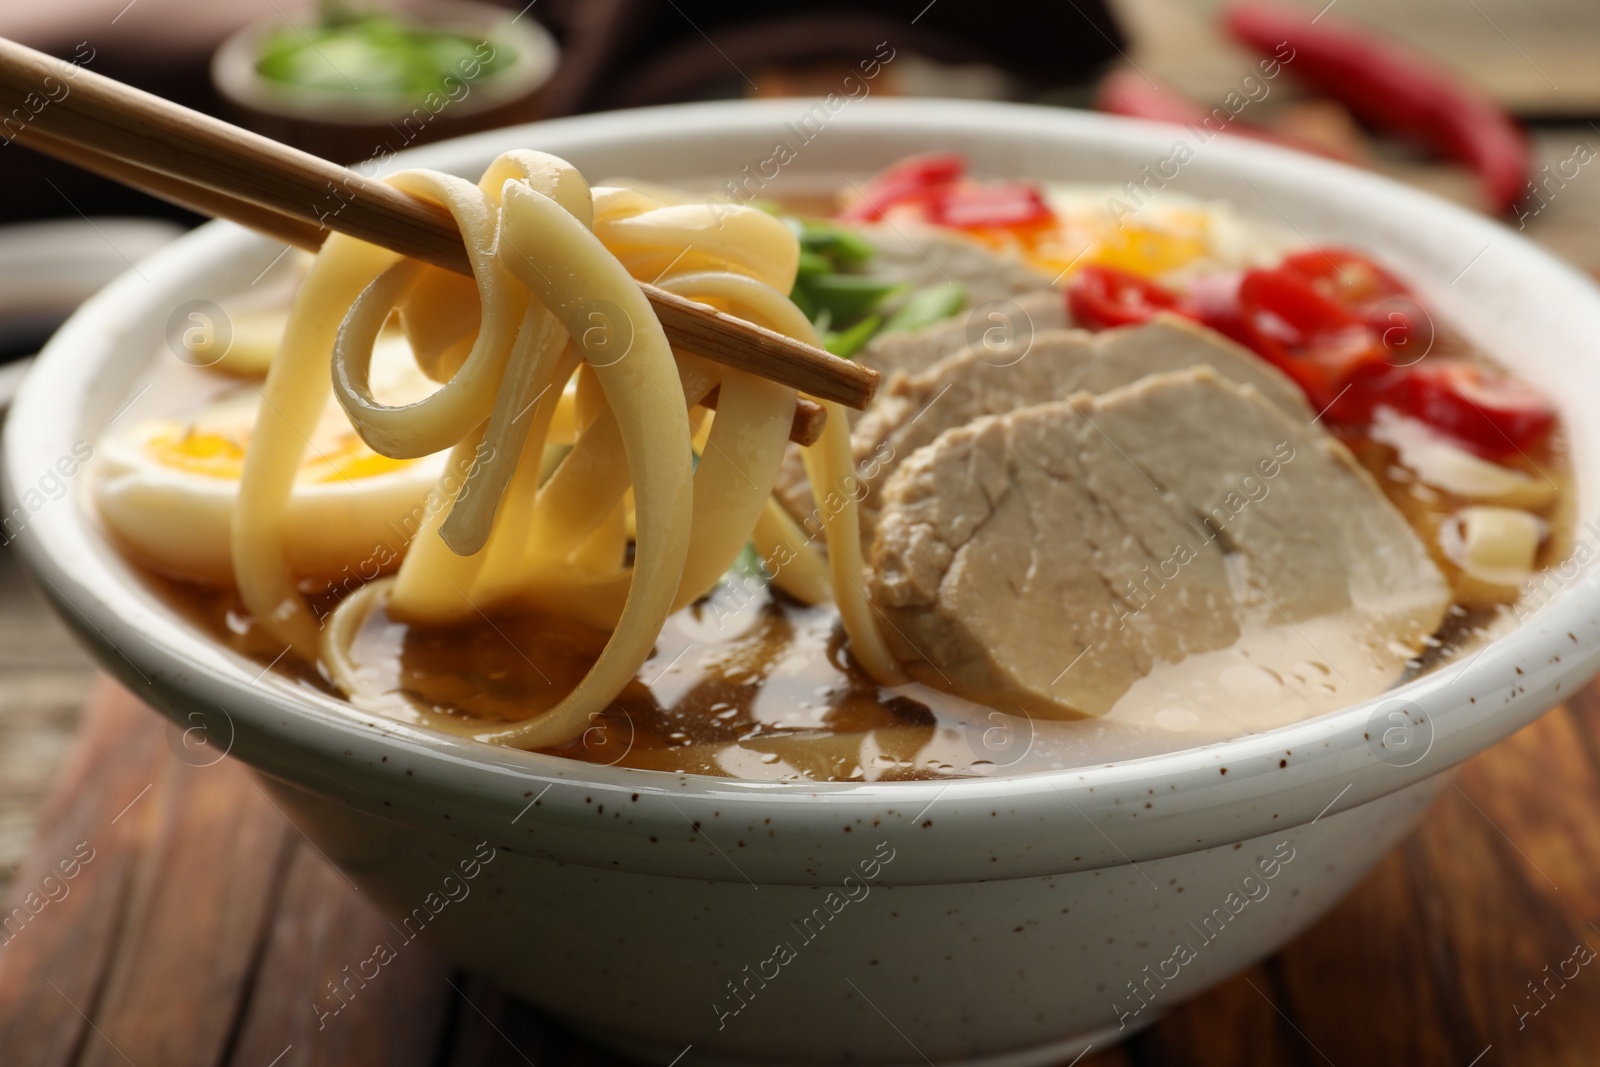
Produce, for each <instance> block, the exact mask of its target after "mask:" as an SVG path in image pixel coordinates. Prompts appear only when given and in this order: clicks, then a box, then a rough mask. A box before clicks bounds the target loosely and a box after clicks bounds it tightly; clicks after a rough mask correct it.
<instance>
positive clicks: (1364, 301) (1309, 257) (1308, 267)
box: [1279, 248, 1411, 308]
mask: <svg viewBox="0 0 1600 1067" xmlns="http://www.w3.org/2000/svg"><path fill="white" fill-rule="evenodd" d="M1279 267H1280V268H1281V269H1283V270H1292V271H1294V272H1295V273H1296V274H1300V275H1303V276H1304V277H1306V278H1308V279H1310V280H1311V282H1312V283H1313V284H1315V285H1316V287H1317V289H1318V290H1319V291H1320V292H1321V293H1322V294H1323V295H1324V296H1326V297H1328V298H1329V299H1331V300H1334V301H1335V302H1337V303H1340V304H1343V305H1344V306H1345V307H1348V308H1367V307H1370V306H1371V305H1373V304H1376V303H1379V302H1381V301H1383V300H1387V299H1389V298H1390V297H1396V296H1410V295H1411V290H1410V289H1408V288H1406V285H1405V283H1404V282H1402V281H1401V280H1400V279H1399V278H1396V277H1395V276H1394V275H1393V274H1390V273H1389V272H1388V271H1387V270H1385V269H1384V268H1382V267H1380V266H1379V265H1378V264H1376V263H1374V262H1373V261H1372V260H1370V259H1368V258H1367V257H1366V256H1363V255H1361V254H1360V253H1359V252H1351V251H1349V250H1348V249H1344V248H1308V249H1306V250H1305V251H1303V252H1294V253H1291V254H1289V255H1287V256H1285V257H1283V262H1282V263H1280V264H1279Z"/></svg>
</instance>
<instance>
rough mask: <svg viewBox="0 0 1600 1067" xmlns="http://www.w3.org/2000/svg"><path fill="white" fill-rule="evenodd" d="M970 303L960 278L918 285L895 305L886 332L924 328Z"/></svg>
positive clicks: (885, 324)
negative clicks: (919, 287)
mask: <svg viewBox="0 0 1600 1067" xmlns="http://www.w3.org/2000/svg"><path fill="white" fill-rule="evenodd" d="M966 303H967V290H966V287H965V286H963V285H962V284H961V283H960V282H944V283H942V284H939V285H930V286H928V287H927V288H926V289H918V290H917V291H916V292H914V293H912V294H911V295H910V296H909V297H907V298H906V301H905V303H903V304H901V305H900V306H899V307H898V308H897V309H895V312H894V314H892V315H890V316H889V321H888V322H885V323H884V324H883V332H884V333H899V332H901V331H908V330H920V329H922V328H923V327H924V326H932V325H933V324H934V323H936V322H938V321H940V320H941V319H948V318H949V317H950V316H952V315H954V314H955V313H956V312H958V311H960V310H961V309H962V308H963V307H965V306H966Z"/></svg>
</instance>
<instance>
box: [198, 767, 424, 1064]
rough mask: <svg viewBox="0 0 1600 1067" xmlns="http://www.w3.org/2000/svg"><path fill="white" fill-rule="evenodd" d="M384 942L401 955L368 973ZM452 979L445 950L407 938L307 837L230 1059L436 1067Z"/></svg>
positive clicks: (292, 867)
mask: <svg viewBox="0 0 1600 1067" xmlns="http://www.w3.org/2000/svg"><path fill="white" fill-rule="evenodd" d="M258 799H259V800H260V801H261V803H263V804H265V803H266V802H265V799H264V798H258ZM380 945H387V946H391V948H390V951H391V952H392V953H393V957H394V958H393V959H392V960H390V961H389V962H387V963H383V964H382V966H381V969H378V972H377V976H376V977H375V978H372V979H371V980H370V981H366V980H363V979H362V978H361V975H360V973H359V972H360V970H361V969H362V964H363V961H366V960H369V959H371V958H373V956H374V953H375V950H376V949H377V947H378V946H380ZM366 969H367V970H368V973H371V971H372V969H374V968H372V967H368V968H366ZM450 983H451V973H450V969H449V967H448V966H447V965H446V964H445V963H444V962H443V961H442V960H440V959H439V957H438V956H436V955H434V954H433V953H432V952H431V951H429V950H428V949H427V948H426V947H425V946H424V945H422V944H421V943H412V944H406V943H404V939H403V938H401V937H400V936H399V935H398V934H397V933H396V932H395V930H394V929H393V928H392V927H391V926H390V925H389V923H388V922H387V921H386V920H385V919H384V918H383V917H382V916H380V915H379V914H378V913H377V912H376V911H375V910H374V909H373V908H372V906H371V905H369V904H368V903H367V902H366V901H365V900H364V899H363V898H362V897H360V896H359V895H358V894H357V893H356V891H355V889H354V887H353V886H352V885H351V884H350V883H349V882H348V881H347V880H346V879H345V877H344V875H342V874H340V873H339V872H338V871H336V870H335V869H333V868H332V867H330V866H328V864H327V863H326V862H325V861H324V860H323V859H322V858H321V857H320V856H319V855H318V854H317V852H316V850H315V849H313V848H312V847H311V846H310V845H309V844H305V843H304V842H303V841H302V842H300V843H299V844H298V846H297V847H296V848H295V849H294V854H293V857H292V859H291V861H290V865H289V872H288V877H287V879H286V882H285V885H284V890H283V893H282V895H281V897H280V898H279V900H278V908H277V915H276V917H275V920H274V923H273V927H272V930H271V933H270V935H269V937H268V941H267V945H266V950H265V951H264V952H263V953H262V956H261V960H260V963H259V965H258V967H257V969H256V975H255V985H254V988H253V990H252V993H251V997H250V1004H249V1006H248V1009H247V1011H246V1015H245V1017H244V1020H243V1023H242V1025H241V1027H240V1030H239V1037H238V1041H237V1043H236V1045H235V1047H234V1049H233V1051H232V1055H231V1056H230V1057H229V1058H228V1059H227V1061H226V1062H227V1063H229V1064H233V1065H236V1067H263V1065H264V1064H269V1063H275V1064H276V1067H323V1065H326V1067H369V1065H370V1067H427V1065H430V1064H432V1063H433V1062H434V1060H435V1058H436V1054H437V1051H438V1049H439V1047H440V1044H441V1042H442V1040H443V1032H444V1023H445V1019H446V1010H447V1007H448V1005H449V1002H450V999H451V996H452V986H451V984H450ZM335 989H337V993H336V992H335Z"/></svg>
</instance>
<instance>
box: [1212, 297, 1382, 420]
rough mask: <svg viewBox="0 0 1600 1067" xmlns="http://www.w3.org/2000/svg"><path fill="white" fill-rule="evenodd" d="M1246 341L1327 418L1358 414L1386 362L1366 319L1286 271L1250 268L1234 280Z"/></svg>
mask: <svg viewBox="0 0 1600 1067" xmlns="http://www.w3.org/2000/svg"><path fill="white" fill-rule="evenodd" d="M1239 318H1240V324H1241V327H1242V329H1243V332H1244V335H1245V337H1246V338H1247V343H1248V345H1249V347H1250V348H1251V349H1252V350H1254V351H1255V352H1256V353H1257V354H1258V355H1260V356H1262V357H1263V358H1265V359H1266V360H1267V361H1268V362H1270V363H1272V364H1273V365H1275V366H1276V367H1277V368H1278V369H1279V370H1281V371H1283V372H1284V373H1285V374H1287V375H1288V376H1289V377H1291V378H1293V379H1294V380H1295V382H1297V383H1298V384H1299V386H1300V388H1301V389H1303V390H1305V394H1306V399H1308V400H1309V401H1311V404H1312V406H1313V407H1315V408H1316V409H1317V410H1318V411H1321V412H1324V413H1325V414H1326V415H1327V416H1329V417H1330V418H1332V419H1334V420H1335V421H1353V420H1364V419H1366V418H1368V417H1370V415H1371V413H1372V407H1373V405H1374V404H1375V403H1376V402H1377V400H1378V398H1379V396H1380V395H1381V393H1382V392H1383V387H1384V385H1385V384H1386V381H1387V379H1389V378H1390V377H1391V376H1392V375H1393V373H1394V368H1393V366H1392V365H1391V364H1390V363H1389V361H1388V359H1387V358H1386V353H1385V350H1384V348H1383V346H1382V345H1381V344H1379V343H1377V342H1376V340H1375V338H1374V337H1373V335H1372V332H1371V331H1370V330H1369V329H1368V327H1367V324H1366V322H1365V321H1364V320H1363V319H1362V318H1361V317H1360V316H1358V315H1356V314H1354V313H1353V312H1352V311H1350V310H1349V309H1348V308H1346V307H1344V306H1343V305H1341V304H1339V303H1338V302H1336V301H1334V300H1332V299H1330V298H1329V297H1327V296H1325V295H1323V294H1322V293H1321V292H1319V291H1318V290H1317V288H1316V286H1315V285H1313V284H1312V282H1311V281H1310V280H1309V279H1307V278H1305V277H1304V276H1303V275H1301V274H1299V273H1298V272H1296V271H1293V270H1285V269H1283V268H1281V267H1280V268H1277V269H1274V270H1253V271H1250V272H1248V273H1247V274H1245V276H1244V279H1243V280H1242V281H1241V282H1240V283H1239Z"/></svg>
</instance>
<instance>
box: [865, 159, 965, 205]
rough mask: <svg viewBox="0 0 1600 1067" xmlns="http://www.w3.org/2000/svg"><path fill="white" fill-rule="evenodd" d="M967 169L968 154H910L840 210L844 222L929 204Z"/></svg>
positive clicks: (872, 181)
mask: <svg viewBox="0 0 1600 1067" xmlns="http://www.w3.org/2000/svg"><path fill="white" fill-rule="evenodd" d="M966 172H967V160H966V157H965V156H962V155H960V154H959V153H956V152H937V153H933V154H930V155H923V156H911V157H910V158H908V159H903V160H901V161H900V162H898V163H896V164H895V165H894V166H892V167H890V168H889V169H888V170H885V171H884V172H883V173H882V174H879V175H878V176H877V177H876V178H874V179H872V180H871V181H870V182H868V183H867V186H866V188H865V189H863V190H861V199H860V200H858V201H857V202H856V203H854V204H851V205H850V206H849V207H847V208H845V209H844V210H843V211H841V212H840V213H839V218H840V219H841V220H842V221H845V222H877V221H878V220H879V219H881V218H883V215H884V212H886V211H888V210H889V209H890V208H892V207H895V206H897V205H899V204H907V203H921V204H926V203H927V201H928V199H929V197H930V196H931V195H932V194H934V193H935V192H936V191H938V190H942V189H945V188H947V187H949V186H951V185H953V184H954V183H955V182H957V181H959V180H960V179H961V177H962V175H964V174H965V173H966Z"/></svg>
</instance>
